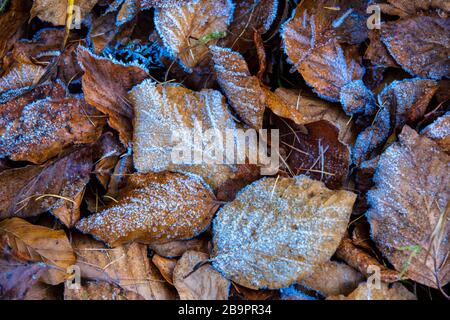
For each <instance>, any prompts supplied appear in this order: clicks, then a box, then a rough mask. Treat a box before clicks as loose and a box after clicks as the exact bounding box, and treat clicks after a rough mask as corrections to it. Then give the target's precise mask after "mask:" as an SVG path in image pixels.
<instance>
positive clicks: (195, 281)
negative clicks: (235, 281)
mask: <svg viewBox="0 0 450 320" xmlns="http://www.w3.org/2000/svg"><path fill="white" fill-rule="evenodd" d="M208 258H209V255H207V254H205V253H202V252H196V251H186V252H185V253H184V254H183V256H182V257H181V259H180V260H178V262H177V265H176V266H175V269H174V271H173V283H174V285H175V288H176V289H177V291H178V294H179V295H180V299H181V300H228V295H229V292H230V284H231V282H230V281H229V280H227V279H225V278H224V277H223V276H222V275H221V274H220V273H219V272H217V271H216V270H214V269H213V268H212V267H211V265H209V264H206V265H203V266H201V267H198V265H199V263H202V262H204V261H207V260H208Z"/></svg>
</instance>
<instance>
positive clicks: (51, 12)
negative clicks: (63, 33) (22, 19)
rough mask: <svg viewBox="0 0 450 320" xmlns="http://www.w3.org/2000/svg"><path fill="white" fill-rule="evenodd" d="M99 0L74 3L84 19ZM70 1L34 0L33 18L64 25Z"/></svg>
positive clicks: (78, 0)
mask: <svg viewBox="0 0 450 320" xmlns="http://www.w3.org/2000/svg"><path fill="white" fill-rule="evenodd" d="M97 1H98V0H75V1H74V5H75V6H77V8H78V10H79V14H80V19H82V18H83V17H84V16H85V15H86V14H88V13H89V11H91V10H92V8H93V7H94V6H95V4H96V3H97ZM67 7H68V1H59V0H34V3H33V8H31V18H34V17H36V16H37V17H38V18H39V19H41V20H42V21H46V22H50V23H52V24H53V25H55V26H63V25H65V24H66V16H67Z"/></svg>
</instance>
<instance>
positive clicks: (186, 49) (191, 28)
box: [155, 0, 233, 70]
mask: <svg viewBox="0 0 450 320" xmlns="http://www.w3.org/2000/svg"><path fill="white" fill-rule="evenodd" d="M232 15H233V4H232V2H231V1H229V0H217V1H213V0H197V1H188V2H186V3H184V4H183V5H181V6H176V7H168V8H158V9H157V10H156V12H155V27H156V30H158V33H159V35H160V36H161V38H162V40H163V43H164V46H165V47H166V48H167V50H168V51H169V52H170V54H171V55H172V56H173V57H174V58H177V59H178V60H179V61H180V62H181V64H182V65H183V66H185V67H186V68H187V69H188V70H190V69H192V68H194V67H195V66H197V65H198V64H199V63H200V62H201V61H202V60H203V59H205V57H206V56H207V54H208V48H207V46H206V43H208V44H214V43H216V42H217V39H218V38H220V37H221V35H222V34H226V30H227V27H228V25H229V24H230V22H231V20H232Z"/></svg>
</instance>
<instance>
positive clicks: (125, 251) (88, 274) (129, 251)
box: [73, 234, 175, 300]
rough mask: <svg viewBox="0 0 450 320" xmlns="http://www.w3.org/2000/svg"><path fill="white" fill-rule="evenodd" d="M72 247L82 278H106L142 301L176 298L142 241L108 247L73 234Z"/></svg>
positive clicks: (106, 280) (102, 279) (97, 279)
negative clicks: (151, 260)
mask: <svg viewBox="0 0 450 320" xmlns="http://www.w3.org/2000/svg"><path fill="white" fill-rule="evenodd" d="M73 247H74V250H75V252H76V254H77V265H78V266H79V267H80V271H81V277H82V278H84V279H90V280H96V281H105V282H107V283H109V284H112V285H116V286H118V287H120V288H122V289H123V290H126V291H129V292H131V293H134V294H135V295H139V296H140V297H142V299H145V300H168V299H174V298H175V295H174V294H173V292H172V291H171V289H170V286H169V285H168V284H167V283H166V282H165V281H164V279H163V278H162V277H161V275H160V274H159V272H158V269H157V268H156V267H155V266H154V265H153V264H152V263H151V262H150V260H149V258H148V257H147V246H145V245H143V244H138V243H131V244H129V245H122V246H119V247H117V248H114V249H108V248H106V247H105V246H104V245H103V244H102V243H100V242H98V241H95V240H93V239H91V238H89V237H87V236H82V235H79V234H75V235H74V237H73ZM115 290H116V289H114V291H115Z"/></svg>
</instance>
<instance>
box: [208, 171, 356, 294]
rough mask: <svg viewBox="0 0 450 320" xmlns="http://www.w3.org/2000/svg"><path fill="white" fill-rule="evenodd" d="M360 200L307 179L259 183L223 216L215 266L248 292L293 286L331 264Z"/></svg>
mask: <svg viewBox="0 0 450 320" xmlns="http://www.w3.org/2000/svg"><path fill="white" fill-rule="evenodd" d="M355 198H356V197H355V195H354V194H353V193H351V192H348V191H343V190H340V191H332V190H329V189H327V188H326V187H325V186H324V185H323V183H321V182H319V181H315V180H311V179H309V178H307V177H306V176H296V177H294V178H278V179H275V178H263V179H261V180H258V181H256V182H254V183H253V184H251V185H249V186H248V187H246V188H245V189H244V190H242V191H241V192H240V194H239V195H238V196H237V197H236V199H235V200H234V201H232V202H230V203H228V204H226V205H225V206H224V207H223V208H222V209H221V210H220V211H219V212H218V214H217V216H216V218H215V220H214V226H213V231H214V253H213V255H212V264H213V266H214V267H215V268H216V269H217V270H219V271H220V272H221V273H223V274H224V275H225V276H226V277H227V278H229V279H231V280H233V281H234V282H237V283H238V284H240V285H243V286H245V287H248V288H252V289H260V288H269V289H271V288H274V289H275V288H282V287H286V286H289V285H290V284H292V283H294V282H296V281H298V280H300V279H302V278H304V277H306V276H308V275H310V274H311V273H312V271H313V270H314V268H315V267H316V266H317V265H318V264H320V263H323V262H325V261H328V260H329V259H330V258H331V256H332V255H333V253H334V251H335V250H336V248H337V246H338V245H339V242H340V240H341V238H342V236H343V234H344V232H345V230H346V228H347V223H348V219H349V217H350V213H351V210H352V207H353V203H354V201H355Z"/></svg>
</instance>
